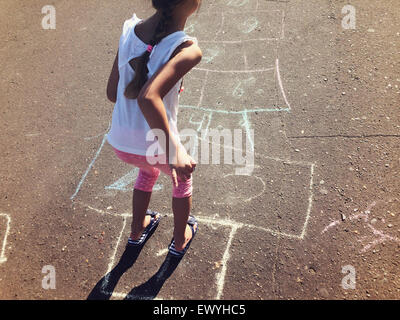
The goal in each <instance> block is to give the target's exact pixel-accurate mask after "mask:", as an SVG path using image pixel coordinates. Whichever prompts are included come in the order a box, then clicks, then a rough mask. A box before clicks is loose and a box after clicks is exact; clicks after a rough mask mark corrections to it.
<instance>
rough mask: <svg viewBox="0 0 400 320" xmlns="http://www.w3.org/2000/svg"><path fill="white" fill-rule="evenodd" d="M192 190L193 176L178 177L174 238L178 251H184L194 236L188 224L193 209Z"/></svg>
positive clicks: (174, 199) (173, 200)
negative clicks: (184, 179) (187, 177)
mask: <svg viewBox="0 0 400 320" xmlns="http://www.w3.org/2000/svg"><path fill="white" fill-rule="evenodd" d="M192 190H193V188H192V177H190V179H188V180H186V181H182V180H181V179H180V178H178V187H175V186H174V187H173V197H172V211H173V213H174V226H175V227H174V240H175V249H176V250H178V251H182V250H183V249H184V248H185V247H186V245H187V244H188V242H189V241H190V240H191V239H192V237H193V234H192V229H190V227H189V226H188V224H187V221H188V219H189V215H190V212H191V209H192ZM194 228H196V226H195V227H194Z"/></svg>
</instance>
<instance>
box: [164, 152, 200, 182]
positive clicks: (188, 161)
mask: <svg viewBox="0 0 400 320" xmlns="http://www.w3.org/2000/svg"><path fill="white" fill-rule="evenodd" d="M169 166H170V168H171V172H172V179H173V181H174V184H175V186H176V187H177V186H178V177H179V178H180V179H181V180H183V181H186V180H188V179H190V176H191V174H192V172H193V171H194V169H195V168H196V161H194V159H193V158H192V157H191V156H190V155H188V153H187V152H186V150H185V149H182V148H179V147H178V148H177V152H176V153H175V155H174V156H173V157H172V158H171V159H170V164H169Z"/></svg>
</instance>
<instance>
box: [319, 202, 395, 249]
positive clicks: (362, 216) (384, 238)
mask: <svg viewBox="0 0 400 320" xmlns="http://www.w3.org/2000/svg"><path fill="white" fill-rule="evenodd" d="M393 200H395V201H398V200H397V199H389V200H387V201H386V202H384V201H383V200H377V201H373V202H371V203H370V204H369V205H368V206H367V208H366V209H365V210H364V211H362V212H360V213H357V214H352V215H351V216H350V217H349V220H350V221H360V220H361V221H362V222H364V223H365V224H366V225H367V227H368V228H369V229H370V230H371V232H372V235H373V237H372V239H371V236H362V237H361V239H358V240H357V241H358V242H360V243H361V244H363V243H366V244H364V245H363V248H362V249H361V250H360V253H365V252H367V251H368V250H370V249H372V248H373V247H375V246H377V245H379V244H381V243H385V242H388V241H391V242H397V243H400V238H398V237H395V236H392V235H390V234H386V233H384V232H383V231H382V230H379V229H377V228H376V227H375V226H374V225H373V223H372V222H371V220H372V219H371V216H370V214H371V210H372V208H374V207H376V205H377V204H378V203H381V204H382V203H387V202H391V201H393ZM342 223H343V221H342V220H335V221H332V222H331V223H330V224H328V225H327V226H326V227H325V228H324V229H323V230H322V232H321V234H323V233H326V232H328V231H329V230H330V229H332V228H334V227H336V226H338V225H340V224H342Z"/></svg>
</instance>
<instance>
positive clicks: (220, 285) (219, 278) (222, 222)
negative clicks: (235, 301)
mask: <svg viewBox="0 0 400 320" xmlns="http://www.w3.org/2000/svg"><path fill="white" fill-rule="evenodd" d="M258 6H259V3H258V1H257V8H258ZM272 11H276V12H281V13H282V18H281V22H282V25H281V34H280V37H277V38H261V39H243V40H239V41H217V40H204V41H199V42H200V43H219V44H221V43H228V44H232V43H247V42H251V41H278V40H282V39H284V37H285V11H282V10H272ZM241 12H242V13H245V12H247V11H241ZM248 12H251V13H254V11H253V10H252V11H248ZM259 12H268V13H270V12H271V10H268V11H267V10H262V11H259ZM208 13H209V14H210V8H208ZM224 19H225V17H224V14H222V23H221V27H220V29H219V31H218V32H217V34H216V37H215V38H214V39H216V38H217V36H218V34H219V33H220V32H222V29H223V25H224V23H225V20H224ZM244 59H245V65H247V59H246V56H244ZM246 69H247V67H246ZM194 70H198V71H205V72H206V74H205V77H204V82H203V85H202V88H201V92H200V98H199V103H198V105H197V107H195V106H189V105H180V107H183V108H191V109H198V110H201V111H205V112H208V113H209V114H208V118H209V119H208V123H207V125H206V131H208V129H209V127H210V124H211V119H212V116H213V113H214V112H216V113H225V114H241V115H242V117H243V126H244V127H245V128H246V131H247V132H248V131H249V130H250V125H251V124H250V122H249V119H248V113H249V112H263V111H265V112H282V111H285V112H290V111H291V106H290V104H289V102H288V99H287V97H286V93H285V91H284V88H283V84H282V79H281V75H280V70H279V59H278V58H276V60H275V67H271V68H267V69H258V70H209V69H205V68H194ZM271 70H274V78H276V79H277V81H278V85H279V88H280V91H281V94H282V97H283V99H284V102H285V103H286V106H287V107H285V108H265V107H260V108H259V109H258V108H253V109H245V110H241V111H229V110H219V109H211V108H204V107H201V104H202V102H203V100H204V91H205V87H206V84H207V79H208V75H209V72H219V73H249V72H266V71H271ZM277 104H278V101H277V103H276V105H277ZM205 116H206V114H204V115H203V119H202V121H201V122H200V121H199V122H198V123H199V124H200V126H199V127H198V130H197V131H199V130H200V128H201V127H202V126H203V122H204V121H205ZM191 120H192V117H191ZM191 120H190V121H191ZM105 139H106V135H105V136H104V139H103V142H102V144H101V146H100V148H99V150H98V152H97V153H96V155H95V157H94V159H93V161H92V163H91V164H90V165H89V167H88V169H87V171H86V172H85V174H84V175H83V176H82V179H81V181H80V183H79V184H78V187H77V189H76V192H75V193H74V195H73V196H72V197H71V200H73V199H74V198H75V196H76V195H77V193H78V192H79V190H80V188H81V186H82V184H83V182H84V181H85V179H86V177H87V174H88V172H89V171H90V170H91V168H92V167H93V164H94V162H95V160H96V159H97V157H98V155H99V153H100V151H101V149H102V148H103V146H104V143H105ZM250 142H251V143H252V149H253V150H254V141H250ZM218 145H220V144H218ZM220 146H221V145H220ZM224 147H226V146H224ZM229 148H232V149H236V148H234V147H229ZM236 150H238V149H236ZM255 155H257V156H259V157H263V158H266V159H271V160H276V161H282V162H283V163H287V164H295V165H299V166H307V167H309V168H310V185H309V193H310V194H309V198H308V207H307V212H306V216H305V222H304V224H303V227H302V231H301V233H300V235H296V234H290V233H286V232H281V231H280V230H279V231H276V230H272V229H270V228H265V227H261V226H256V225H252V224H246V223H241V222H237V221H234V220H231V219H215V218H207V217H199V218H198V221H199V222H200V223H205V224H208V225H211V226H213V225H219V226H225V227H229V228H231V230H230V233H229V237H228V241H227V245H226V248H225V251H224V253H223V257H222V269H221V271H220V272H219V273H218V274H217V275H216V284H217V294H216V298H217V299H220V298H221V296H222V294H223V290H224V285H225V276H226V273H227V264H228V262H229V259H230V247H231V244H232V241H233V238H234V236H235V235H236V233H237V230H238V229H240V228H244V227H245V228H249V229H256V230H261V231H264V232H267V233H270V234H272V235H274V236H277V237H278V239H280V237H285V238H289V239H298V240H302V239H304V237H305V235H306V230H307V226H308V222H309V218H310V215H311V210H312V201H313V176H314V167H315V164H314V163H310V162H304V161H292V160H285V159H280V158H277V157H270V156H264V155H260V154H258V153H256V152H255ZM260 179H261V178H260ZM261 181H262V179H261ZM262 182H263V181H262ZM263 184H264V190H265V183H264V182H263ZM264 190H263V191H264ZM257 196H259V195H257ZM253 198H254V197H253ZM75 203H76V202H75ZM82 205H84V206H86V207H87V208H89V209H91V210H94V211H96V212H97V213H100V214H107V215H112V216H119V217H123V227H122V230H121V232H120V235H119V237H118V239H117V245H116V248H115V250H114V253H113V255H112V256H111V258H110V262H109V265H108V272H110V271H111V270H112V266H113V265H114V263H115V258H116V255H117V252H118V247H119V245H120V243H121V241H122V238H123V232H124V231H125V228H126V221H127V219H128V218H129V217H131V215H132V214H131V213H122V214H118V213H111V212H108V211H104V210H100V209H96V208H93V207H91V206H88V205H85V204H83V203H82ZM164 216H168V217H173V214H165V215H164ZM163 252H164V253H165V251H163ZM112 297H119V298H122V297H127V294H123V293H118V292H114V293H112Z"/></svg>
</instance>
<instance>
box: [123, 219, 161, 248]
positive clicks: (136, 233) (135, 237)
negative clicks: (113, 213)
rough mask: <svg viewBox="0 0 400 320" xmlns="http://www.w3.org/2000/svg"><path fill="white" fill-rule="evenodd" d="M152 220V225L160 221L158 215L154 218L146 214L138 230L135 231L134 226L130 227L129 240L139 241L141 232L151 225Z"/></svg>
mask: <svg viewBox="0 0 400 320" xmlns="http://www.w3.org/2000/svg"><path fill="white" fill-rule="evenodd" d="M152 218H153V219H154V223H157V221H158V220H159V219H160V214H159V213H157V215H156V216H154V217H152V216H151V215H149V214H146V216H145V217H144V221H143V224H142V225H141V227H140V229H139V230H135V229H134V226H133V224H132V226H131V235H130V239H131V240H133V241H136V240H139V239H140V237H141V236H142V234H143V232H144V231H145V230H146V228H147V227H148V226H149V225H150V223H151V219H152Z"/></svg>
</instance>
